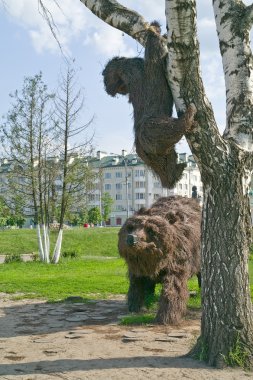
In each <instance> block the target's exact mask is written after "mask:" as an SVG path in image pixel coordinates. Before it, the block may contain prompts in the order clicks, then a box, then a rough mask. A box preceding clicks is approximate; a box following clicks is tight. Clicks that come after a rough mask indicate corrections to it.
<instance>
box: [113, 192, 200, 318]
mask: <svg viewBox="0 0 253 380" xmlns="http://www.w3.org/2000/svg"><path fill="white" fill-rule="evenodd" d="M200 224H201V210H200V206H199V204H198V202H197V201H196V200H195V199H189V198H184V197H180V196H171V197H164V198H160V199H159V200H158V201H156V202H155V203H154V204H153V205H152V206H151V208H149V209H140V210H139V211H138V212H137V213H136V214H135V215H133V216H132V217H130V218H128V219H127V220H126V222H125V223H124V225H123V226H122V228H121V229H120V231H119V240H118V248H119V253H120V256H121V257H123V258H124V259H125V261H126V263H127V265H128V273H129V281H130V284H129V290H128V295H127V302H128V308H129V311H131V312H138V311H139V310H140V309H141V307H142V306H143V305H144V300H145V297H146V296H149V295H152V294H154V291H155V285H156V284H157V283H161V284H162V290H161V294H160V300H159V308H158V312H157V315H156V321H157V322H158V323H162V324H178V323H179V322H180V319H181V318H182V316H183V315H184V314H185V312H186V304H187V300H188V297H189V293H188V289H187V281H188V279H189V278H190V277H192V276H193V275H194V274H196V275H197V276H198V280H199V285H200V262H201V259H200Z"/></svg>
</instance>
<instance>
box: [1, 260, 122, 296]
mask: <svg viewBox="0 0 253 380" xmlns="http://www.w3.org/2000/svg"><path fill="white" fill-rule="evenodd" d="M127 288H128V281H127V276H126V266H125V264H124V262H123V260H122V259H117V258H115V259H114V258H113V259H104V258H101V259H96V260H93V259H85V260H80V259H75V260H62V261H61V262H60V263H59V264H57V265H53V264H52V265H50V264H44V263H40V262H27V263H10V264H2V265H0V292H6V293H24V294H25V295H26V297H27V298H37V297H39V298H40V297H42V298H45V299H46V300H48V301H59V300H64V299H66V298H67V297H70V296H80V297H83V298H87V299H92V298H93V299H99V298H106V297H108V296H109V295H111V294H126V292H127Z"/></svg>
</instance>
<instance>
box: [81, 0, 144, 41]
mask: <svg viewBox="0 0 253 380" xmlns="http://www.w3.org/2000/svg"><path fill="white" fill-rule="evenodd" d="M80 1H81V3H83V4H84V5H85V6H86V7H87V8H88V9H89V10H90V11H91V12H92V13H94V14H95V15H96V16H97V17H99V18H100V19H101V20H103V21H104V22H106V23H107V24H109V25H111V26H113V27H114V28H117V29H119V30H121V31H122V32H124V33H126V34H128V35H129V36H131V37H133V38H134V39H135V40H137V41H138V42H139V43H140V44H141V45H144V44H145V42H144V40H145V38H144V37H145V32H146V30H147V28H148V27H149V23H148V22H146V21H145V20H144V18H143V17H142V16H141V15H139V14H138V13H137V12H135V11H132V10H130V9H128V8H126V7H124V6H123V5H121V4H120V3H119V2H118V1H115V0H80Z"/></svg>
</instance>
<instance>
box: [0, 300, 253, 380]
mask: <svg viewBox="0 0 253 380" xmlns="http://www.w3.org/2000/svg"><path fill="white" fill-rule="evenodd" d="M124 314H126V306H125V301H124V300H123V299H122V298H119V299H111V300H103V301H96V302H91V303H89V304H83V303H75V304H73V303H64V304H62V303H59V304H47V303H45V302H43V301H38V300H20V301H14V300H11V299H10V298H9V297H8V296H7V295H4V294H0V379H1V380H5V379H8V380H54V379H64V380H84V379H95V380H100V379H101V380H108V379H115V380H125V379H130V380H142V379H145V380H146V379H148V380H149V379H151V380H153V379H166V380H174V379H177V380H178V379H179V380H180V379H183V380H185V379H193V380H200V379H201V380H202V379H203V380H240V379H253V375H252V374H250V373H247V372H244V371H241V370H230V369H229V370H227V369H226V370H214V369H211V368H209V367H206V366H205V365H203V364H202V363H200V362H197V361H194V360H191V359H188V358H187V359H186V358H183V357H182V355H184V354H186V353H187V351H188V350H189V348H190V347H191V345H192V344H193V342H194V339H196V336H197V335H198V333H199V318H198V319H194V318H193V319H192V316H190V315H189V316H188V320H187V321H184V322H183V323H182V324H181V325H180V326H179V327H178V328H177V329H175V328H171V327H165V326H155V325H154V326H145V327H140V326H138V327H133V326H131V327H124V326H119V325H118V319H119V317H120V316H121V315H124ZM195 318H196V316H195Z"/></svg>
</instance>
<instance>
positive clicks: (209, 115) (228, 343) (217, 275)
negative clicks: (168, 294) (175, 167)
mask: <svg viewBox="0 0 253 380" xmlns="http://www.w3.org/2000/svg"><path fill="white" fill-rule="evenodd" d="M81 2H82V3H83V4H84V5H86V7H88V8H89V9H90V10H91V11H92V12H93V13H94V14H95V15H96V16H98V17H100V18H101V19H102V20H104V21H105V22H107V23H109V24H110V25H112V26H114V27H116V28H118V29H120V30H123V31H124V32H126V33H128V34H129V35H130V36H132V37H133V38H135V39H137V40H138V41H139V42H140V43H143V41H145V38H144V37H145V30H146V29H147V28H148V24H147V23H146V22H145V21H144V20H143V18H142V17H141V16H140V15H138V14H137V13H135V12H134V11H130V10H126V8H124V7H122V6H121V5H120V4H119V3H118V2H117V1H115V0H99V1H95V0H81ZM165 3H166V18H167V28H168V67H167V74H168V81H169V84H170V87H171V90H172V93H173V97H174V101H175V104H176V108H177V111H178V112H182V111H184V110H185V108H186V107H187V106H188V105H189V104H190V103H194V104H195V106H196V108H197V110H198V112H197V115H196V120H197V123H198V124H197V126H196V127H195V129H194V130H193V131H192V132H188V133H187V135H186V138H187V141H188V143H189V145H190V147H191V150H192V153H193V155H194V157H195V159H196V161H197V164H198V167H199V169H200V172H201V178H202V182H203V185H204V205H203V223H202V307H203V312H202V321H201V336H200V338H199V339H198V342H197V344H196V346H195V347H194V349H193V350H192V351H191V354H192V355H194V356H196V357H199V358H200V357H201V358H202V359H204V360H205V361H207V362H208V363H209V364H210V365H213V366H217V367H222V366H224V365H226V364H228V365H241V366H248V367H250V366H252V359H253V358H252V352H253V313H252V304H251V299H250V292H249V275H248V254H249V246H250V242H251V220H250V212H249V200H248V195H247V191H248V186H249V182H250V178H251V173H252V153H251V152H252V150H253V149H252V125H253V115H252V110H253V108H252V99H253V98H252V90H253V81H252V73H253V71H252V54H251V49H250V45H249V30H250V28H251V25H252V21H253V11H252V8H253V6H249V7H246V6H245V5H244V4H243V2H242V1H240V0H226V1H224V0H223V1H222V0H213V4H214V12H215V19H216V23H217V31H218V36H219V40H220V48H221V55H222V59H223V67H224V75H225V82H226V97H227V98H226V100H227V126H226V131H225V133H224V136H221V135H220V133H219V131H218V128H217V125H216V122H215V118H214V115H213V111H212V107H211V104H210V103H209V101H208V99H207V98H206V95H205V91H204V87H203V83H202V79H201V75H200V65H199V46H198V41H197V37H196V1H195V0H166V2H165Z"/></svg>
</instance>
